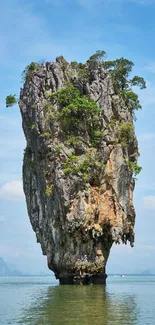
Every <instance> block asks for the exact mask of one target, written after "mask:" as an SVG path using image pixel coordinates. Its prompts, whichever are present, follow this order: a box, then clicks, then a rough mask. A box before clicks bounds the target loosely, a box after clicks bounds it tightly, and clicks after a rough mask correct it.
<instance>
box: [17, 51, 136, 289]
mask: <svg viewBox="0 0 155 325" xmlns="http://www.w3.org/2000/svg"><path fill="white" fill-rule="evenodd" d="M66 94H67V95H66ZM71 101H72V102H71ZM87 105H88V108H89V109H88V110H86V109H85V108H86V107H87ZM65 107H67V109H66V108H65ZM64 108H65V109H64ZM20 109H21V114H22V119H23V129H24V133H25V136H26V140H27V147H26V150H25V155H24V164H23V184H24V192H25V195H26V202H27V209H28V214H29V217H30V221H31V224H32V227H33V230H34V231H35V233H36V237H37V241H38V242H39V243H40V244H41V248H42V251H43V254H44V255H47V261H48V266H49V268H50V269H51V270H52V271H53V272H54V273H55V275H56V277H57V278H58V279H59V280H60V283H62V284H63V283H71V284H72V283H105V278H106V274H105V266H106V262H107V259H108V256H109V253H110V249H111V246H112V244H113V243H120V242H123V243H125V244H126V242H127V241H129V242H130V244H131V246H132V245H133V242H134V231H133V229H134V222H135V211H134V207H133V202H132V196H133V190H134V177H133V170H132V168H131V167H132V165H133V164H134V163H135V162H136V161H137V157H138V147H137V140H136V137H135V133H134V127H133V120H132V116H131V112H130V110H129V108H128V106H127V105H126V104H125V102H124V100H123V98H122V97H121V96H119V94H118V93H116V90H115V88H114V85H113V81H112V78H111V75H110V74H109V72H108V71H107V70H105V69H104V68H103V67H101V66H100V65H98V64H97V63H93V64H89V66H88V65H85V66H84V67H82V68H81V67H79V66H78V65H77V64H75V63H74V64H68V63H67V62H66V61H65V59H64V58H63V57H59V58H57V59H56V62H54V63H53V62H52V63H50V62H47V63H43V64H40V65H37V66H36V67H35V69H34V71H33V72H32V71H31V73H29V74H28V77H27V78H26V81H25V84H24V87H23V89H21V93H20ZM87 112H88V113H87Z"/></svg>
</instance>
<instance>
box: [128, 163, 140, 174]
mask: <svg viewBox="0 0 155 325" xmlns="http://www.w3.org/2000/svg"><path fill="white" fill-rule="evenodd" d="M128 166H129V169H130V170H131V171H132V172H133V174H134V176H135V177H136V176H137V175H138V174H139V173H140V172H141V170H142V167H140V166H139V165H138V164H137V162H133V161H128Z"/></svg>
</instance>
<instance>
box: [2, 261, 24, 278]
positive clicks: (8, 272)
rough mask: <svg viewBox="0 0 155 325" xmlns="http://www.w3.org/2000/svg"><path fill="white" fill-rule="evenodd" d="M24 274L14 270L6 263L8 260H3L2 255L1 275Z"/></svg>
mask: <svg viewBox="0 0 155 325" xmlns="http://www.w3.org/2000/svg"><path fill="white" fill-rule="evenodd" d="M18 275H22V273H21V272H19V271H12V270H10V268H9V267H8V265H7V264H6V262H5V261H4V260H3V258H2V257H0V277H1V276H18Z"/></svg>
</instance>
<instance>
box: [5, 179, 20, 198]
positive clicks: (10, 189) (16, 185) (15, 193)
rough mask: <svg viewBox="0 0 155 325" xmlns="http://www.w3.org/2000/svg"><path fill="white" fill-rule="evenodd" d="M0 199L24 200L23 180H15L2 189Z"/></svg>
mask: <svg viewBox="0 0 155 325" xmlns="http://www.w3.org/2000/svg"><path fill="white" fill-rule="evenodd" d="M0 198H2V199H5V200H11V201H12V200H13V201H14V200H17V201H18V200H19V201H20V200H23V199H24V193H23V186H22V181H21V180H14V181H12V182H9V183H6V184H4V185H3V186H1V187H0Z"/></svg>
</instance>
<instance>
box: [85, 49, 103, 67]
mask: <svg viewBox="0 0 155 325" xmlns="http://www.w3.org/2000/svg"><path fill="white" fill-rule="evenodd" d="M105 56H106V52H105V51H104V50H99V51H96V53H95V54H93V55H91V56H90V58H89V59H88V60H87V63H88V64H90V63H92V62H98V63H102V62H104V58H105Z"/></svg>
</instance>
